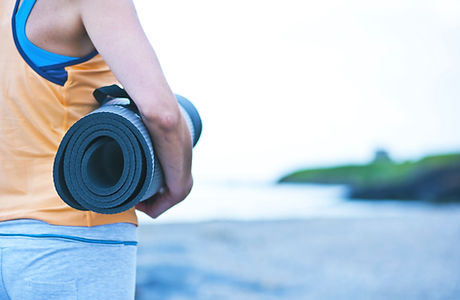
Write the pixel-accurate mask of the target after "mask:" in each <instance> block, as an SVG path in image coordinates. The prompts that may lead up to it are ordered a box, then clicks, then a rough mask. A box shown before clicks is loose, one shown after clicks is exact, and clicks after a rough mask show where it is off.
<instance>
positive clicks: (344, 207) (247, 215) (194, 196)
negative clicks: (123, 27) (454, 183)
mask: <svg viewBox="0 0 460 300" xmlns="http://www.w3.org/2000/svg"><path fill="white" fill-rule="evenodd" d="M347 191H348V188H347V187H346V186H344V185H314V184H269V183H215V182H214V183H203V184H201V183H198V184H195V186H194V188H193V190H192V192H191V194H190V195H189V196H188V198H187V199H186V200H184V201H183V202H182V203H179V204H178V205H176V206H175V207H173V208H172V209H170V210H169V211H167V212H166V213H164V214H163V215H161V216H160V217H159V218H157V219H156V220H152V219H151V218H150V217H148V216H146V215H145V214H143V213H139V221H140V223H141V224H148V223H153V222H154V223H176V222H179V223H181V222H203V221H214V220H230V221H259V220H291V219H304V218H318V217H336V218H348V217H378V216H384V217H391V216H403V215H407V214H417V213H423V212H424V211H426V210H430V211H431V210H437V209H440V210H445V209H446V206H448V205H441V206H440V205H433V204H430V203H425V202H421V201H395V200H350V199H347ZM457 207H458V206H457V205H452V209H454V210H456V209H458V208H457ZM449 209H450V208H449Z"/></svg>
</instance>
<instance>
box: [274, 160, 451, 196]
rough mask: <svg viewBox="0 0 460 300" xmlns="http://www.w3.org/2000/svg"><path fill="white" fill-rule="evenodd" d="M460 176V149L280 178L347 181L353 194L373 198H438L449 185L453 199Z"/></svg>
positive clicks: (318, 181)
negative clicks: (402, 159)
mask: <svg viewBox="0 0 460 300" xmlns="http://www.w3.org/2000/svg"><path fill="white" fill-rule="evenodd" d="M441 178H442V179H443V180H442V181H441ZM459 179H460V153H455V154H444V155H433V156H427V157H425V158H423V159H420V160H418V161H406V162H402V163H395V162H393V161H391V160H390V159H387V160H375V161H374V162H372V163H369V164H366V165H344V166H338V167H330V168H317V169H306V170H300V171H296V172H293V173H291V174H288V175H287V176H284V177H282V178H281V179H280V180H279V182H296V183H322V184H347V185H349V186H350V187H351V195H350V196H351V197H353V198H366V197H368V198H371V199H373V198H379V199H383V198H389V199H393V198H401V199H414V198H417V199H418V198H437V197H438V196H439V197H441V195H444V194H445V190H446V189H449V197H448V198H449V199H450V198H452V197H451V196H452V195H451V194H452V193H454V194H455V195H454V196H455V197H457V196H458V197H459V198H460V192H457V189H458V190H460V180H459ZM446 185H447V186H446ZM452 189H454V190H455V191H454V192H452ZM457 194H458V195H457ZM442 197H444V196H442Z"/></svg>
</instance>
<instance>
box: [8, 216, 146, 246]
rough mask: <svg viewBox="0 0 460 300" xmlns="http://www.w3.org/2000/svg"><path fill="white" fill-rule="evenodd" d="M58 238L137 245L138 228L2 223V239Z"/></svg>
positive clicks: (130, 225)
mask: <svg viewBox="0 0 460 300" xmlns="http://www.w3.org/2000/svg"><path fill="white" fill-rule="evenodd" d="M2 236H4V237H28V238H37V239H38V238H55V239H56V238H57V239H67V240H73V241H79V242H86V243H95V244H115V245H116V244H120V245H132V246H135V245H137V227H136V225H134V224H131V223H114V224H106V225H99V226H93V227H83V226H61V225H51V224H48V223H46V222H43V221H40V220H31V219H20V220H9V221H4V222H0V237H2Z"/></svg>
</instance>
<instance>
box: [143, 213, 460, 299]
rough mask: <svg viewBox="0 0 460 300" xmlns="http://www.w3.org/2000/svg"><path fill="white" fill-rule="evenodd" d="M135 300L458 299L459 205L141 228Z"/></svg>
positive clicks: (459, 289)
mask: <svg viewBox="0 0 460 300" xmlns="http://www.w3.org/2000/svg"><path fill="white" fill-rule="evenodd" d="M139 245H140V246H139V250H138V272H137V292H136V299H138V300H146V299H460V211H459V209H455V210H452V209H450V208H449V207H447V208H444V209H437V210H433V211H431V210H427V211H425V212H423V213H417V214H409V215H407V216H404V215H401V216H398V217H374V218H356V217H355V218H311V219H305V220H283V221H254V222H232V221H216V222H205V223H191V224H187V223H183V224H148V225H145V224H143V225H141V226H140V227H139Z"/></svg>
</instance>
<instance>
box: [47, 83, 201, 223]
mask: <svg viewBox="0 0 460 300" xmlns="http://www.w3.org/2000/svg"><path fill="white" fill-rule="evenodd" d="M94 95H95V98H96V99H97V100H98V101H99V103H101V107H99V108H98V109H96V110H95V111H93V112H92V113H90V114H88V115H87V116H85V117H83V118H82V119H80V120H79V121H77V122H76V123H75V124H74V125H73V126H72V127H71V128H70V129H69V130H68V131H67V133H66V134H65V136H64V138H63V139H62V141H61V143H60V145H59V149H58V151H57V153H56V157H55V160H54V169H53V179H54V185H55V188H56V191H57V192H58V194H59V196H60V197H61V198H62V200H64V202H66V203H67V204H68V205H69V206H71V207H73V208H75V209H79V210H91V211H94V212H98V213H103V214H114V213H120V212H123V211H125V210H128V209H130V208H131V207H133V206H134V205H136V204H137V203H139V202H141V201H143V200H146V199H148V198H150V197H151V196H152V195H154V194H155V193H157V192H158V190H159V189H160V188H161V187H162V186H163V184H164V181H163V173H162V170H161V166H160V164H159V162H158V159H157V157H156V156H155V149H154V148H153V146H152V142H151V140H150V136H149V133H148V131H147V129H146V128H145V126H144V124H143V123H142V120H141V117H140V115H139V112H138V110H137V108H136V106H135V105H134V102H133V101H132V100H131V99H129V96H128V95H127V94H126V92H125V91H124V90H123V89H121V88H120V87H118V86H109V87H104V88H101V89H98V90H96V91H95V93H94ZM176 99H177V101H178V103H179V106H180V108H181V111H182V115H183V116H184V118H185V120H186V122H187V125H188V127H189V130H190V135H191V137H192V140H193V145H194V146H195V145H196V143H197V142H198V140H199V138H200V135H201V129H202V123H201V118H200V115H199V113H198V111H197V110H196V108H195V106H194V105H193V104H192V103H191V102H190V101H189V100H187V99H186V98H184V97H182V96H179V95H176Z"/></svg>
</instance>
